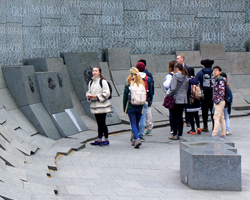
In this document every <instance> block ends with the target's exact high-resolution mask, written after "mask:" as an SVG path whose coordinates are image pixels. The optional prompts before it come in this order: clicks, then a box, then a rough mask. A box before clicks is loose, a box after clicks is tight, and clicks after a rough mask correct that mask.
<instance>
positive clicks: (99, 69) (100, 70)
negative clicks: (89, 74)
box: [92, 67, 105, 79]
mask: <svg viewBox="0 0 250 200" xmlns="http://www.w3.org/2000/svg"><path fill="white" fill-rule="evenodd" d="M94 68H96V69H98V71H99V72H100V78H101V79H105V78H104V77H103V76H102V69H101V68H100V67H93V68H92V70H93V69H94Z"/></svg>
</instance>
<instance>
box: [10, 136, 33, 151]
mask: <svg viewBox="0 0 250 200" xmlns="http://www.w3.org/2000/svg"><path fill="white" fill-rule="evenodd" d="M22 142H23V140H19V139H17V136H16V137H14V138H13V139H12V140H11V145H13V146H14V147H15V148H16V149H18V150H19V151H21V152H22V153H24V154H25V155H29V156H30V155H31V149H30V148H29V147H28V146H26V145H25V144H23V143H22Z"/></svg>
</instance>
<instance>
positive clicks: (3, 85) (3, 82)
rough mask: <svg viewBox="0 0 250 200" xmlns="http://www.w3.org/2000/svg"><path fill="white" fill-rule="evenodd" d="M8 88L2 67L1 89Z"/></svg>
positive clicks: (0, 76)
mask: <svg viewBox="0 0 250 200" xmlns="http://www.w3.org/2000/svg"><path fill="white" fill-rule="evenodd" d="M6 87H7V85H6V82H5V80H4V76H3V71H2V67H1V66H0V89H2V88H6Z"/></svg>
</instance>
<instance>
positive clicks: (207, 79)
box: [202, 72, 215, 89]
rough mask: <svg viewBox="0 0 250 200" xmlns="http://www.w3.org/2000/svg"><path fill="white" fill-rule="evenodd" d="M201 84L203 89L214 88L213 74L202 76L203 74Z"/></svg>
mask: <svg viewBox="0 0 250 200" xmlns="http://www.w3.org/2000/svg"><path fill="white" fill-rule="evenodd" d="M202 78H203V82H202V87H203V89H212V88H213V86H214V82H215V77H214V74H213V73H211V74H204V72H203V77H202Z"/></svg>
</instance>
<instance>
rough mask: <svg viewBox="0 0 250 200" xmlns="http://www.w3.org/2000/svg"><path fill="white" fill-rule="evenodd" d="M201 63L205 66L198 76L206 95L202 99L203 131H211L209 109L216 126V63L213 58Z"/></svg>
mask: <svg viewBox="0 0 250 200" xmlns="http://www.w3.org/2000/svg"><path fill="white" fill-rule="evenodd" d="M201 64H202V65H203V66H204V68H202V70H200V71H199V72H198V73H197V74H196V78H197V79H198V80H199V82H200V86H201V89H202V90H203V93H204V97H203V99H202V100H201V111H202V120H203V128H202V129H201V131H203V132H209V130H208V123H207V121H208V111H209V110H210V113H211V120H212V124H213V127H214V120H213V85H214V82H215V77H214V75H213V69H212V65H213V64H214V61H213V60H209V59H205V60H201Z"/></svg>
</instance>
